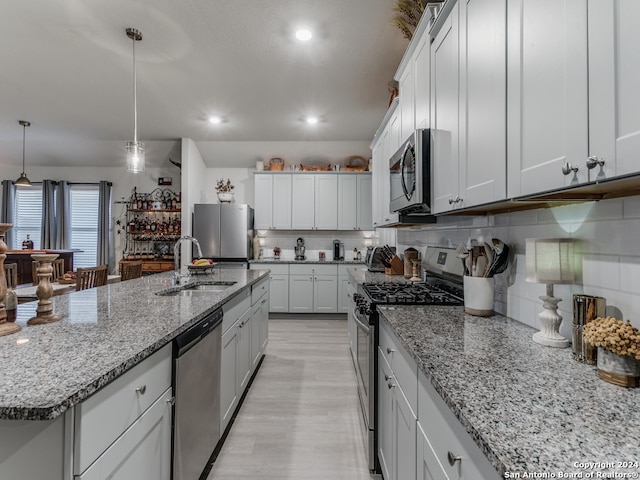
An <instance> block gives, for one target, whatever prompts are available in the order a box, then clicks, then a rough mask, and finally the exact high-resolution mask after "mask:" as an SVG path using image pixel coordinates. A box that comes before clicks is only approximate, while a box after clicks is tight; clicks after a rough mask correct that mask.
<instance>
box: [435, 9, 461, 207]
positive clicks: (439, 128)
mask: <svg viewBox="0 0 640 480" xmlns="http://www.w3.org/2000/svg"><path fill="white" fill-rule="evenodd" d="M458 10H459V3H456V4H455V5H454V6H453V9H452V10H451V12H450V13H449V16H448V17H447V18H446V19H445V22H444V24H443V25H442V27H441V28H440V30H439V31H438V32H437V34H436V35H435V38H434V41H433V43H432V45H431V68H432V70H431V128H432V139H433V149H432V152H433V166H432V168H433V205H432V210H433V212H434V213H442V212H446V211H449V210H451V208H452V206H454V205H455V206H460V205H461V203H462V202H460V201H459V199H460V195H459V189H458V179H459V177H460V173H459V152H458V148H459V143H458V137H459V123H458V122H459V113H460V103H459V102H460V98H459V89H458V81H459V68H458V67H459V64H458V51H459V50H458V41H459V36H458V30H459V25H458Z"/></svg>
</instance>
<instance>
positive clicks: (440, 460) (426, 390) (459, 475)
mask: <svg viewBox="0 0 640 480" xmlns="http://www.w3.org/2000/svg"><path fill="white" fill-rule="evenodd" d="M418 412H419V418H418V423H419V425H420V430H421V431H422V433H423V434H424V436H425V439H426V441H427V442H428V446H429V447H430V448H428V449H427V451H426V454H425V455H424V458H423V459H422V461H423V462H424V463H425V464H427V465H428V466H427V467H425V468H428V470H429V471H430V472H432V473H433V472H438V471H441V470H444V472H445V473H446V475H447V477H441V478H449V479H451V480H482V479H486V480H489V479H492V480H493V479H497V478H498V477H499V475H498V472H496V469H495V468H494V467H493V466H492V465H491V463H489V460H488V459H487V457H486V456H485V455H484V453H483V452H482V451H481V450H480V448H479V447H478V446H477V445H476V443H475V442H474V441H473V439H472V438H471V436H470V435H469V433H467V431H466V430H465V429H464V427H463V426H462V424H461V423H460V421H459V420H458V419H457V418H456V417H455V415H454V414H453V413H452V412H451V409H450V408H449V407H448V406H447V404H446V403H445V402H444V400H443V399H442V397H440V395H439V394H438V392H437V391H436V390H435V388H434V387H433V386H432V385H431V382H430V381H429V379H427V377H426V375H425V374H424V373H422V371H418ZM449 454H451V455H449ZM419 455H421V456H423V454H422V453H421V452H420V451H419ZM449 456H451V457H452V458H453V459H455V458H456V457H459V460H457V461H454V462H453V465H452V464H451V463H450V462H449ZM412 478H413V477H412ZM434 478H438V477H435V473H434Z"/></svg>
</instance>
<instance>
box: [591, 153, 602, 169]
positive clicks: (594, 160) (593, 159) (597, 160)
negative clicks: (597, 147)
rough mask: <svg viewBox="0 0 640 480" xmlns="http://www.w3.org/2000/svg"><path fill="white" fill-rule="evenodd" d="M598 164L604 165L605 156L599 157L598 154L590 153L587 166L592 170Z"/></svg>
mask: <svg viewBox="0 0 640 480" xmlns="http://www.w3.org/2000/svg"><path fill="white" fill-rule="evenodd" d="M598 166H599V167H602V166H604V158H601V157H598V156H597V155H589V158H587V168H588V169H589V170H592V169H594V168H596V167H598Z"/></svg>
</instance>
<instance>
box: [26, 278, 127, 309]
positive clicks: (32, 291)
mask: <svg viewBox="0 0 640 480" xmlns="http://www.w3.org/2000/svg"><path fill="white" fill-rule="evenodd" d="M119 281H120V275H108V276H107V283H114V282H119ZM51 287H52V288H53V296H55V295H64V294H66V293H71V292H75V291H76V282H75V281H74V282H72V283H66V282H65V283H59V282H57V281H56V282H51ZM37 288H38V286H37V285H18V287H17V288H16V289H15V292H16V296H17V297H18V303H25V302H32V301H34V300H38V296H37V295H36V289H37Z"/></svg>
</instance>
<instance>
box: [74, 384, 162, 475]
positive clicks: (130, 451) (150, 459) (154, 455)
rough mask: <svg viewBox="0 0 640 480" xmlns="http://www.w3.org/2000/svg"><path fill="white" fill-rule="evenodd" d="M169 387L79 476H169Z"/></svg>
mask: <svg viewBox="0 0 640 480" xmlns="http://www.w3.org/2000/svg"><path fill="white" fill-rule="evenodd" d="M171 398H172V392H171V388H168V389H167V390H166V391H165V392H164V394H162V395H161V396H160V397H159V398H158V399H157V400H156V401H155V403H153V405H151V407H149V408H148V409H147V410H146V411H145V412H144V413H143V414H142V415H141V416H140V418H138V419H137V420H136V421H135V422H134V423H133V425H131V426H130V427H129V428H128V429H127V430H126V431H125V432H124V433H123V434H122V435H121V436H120V437H119V438H118V439H117V440H116V441H115V442H114V443H113V444H112V445H111V446H110V447H109V448H108V449H107V450H106V451H105V452H104V453H103V454H102V455H100V457H98V459H97V460H96V461H95V462H93V463H92V464H91V466H90V467H89V468H87V469H86V470H85V471H84V472H83V473H82V474H81V475H79V476H76V477H75V478H77V479H79V480H104V479H106V478H108V479H113V480H129V479H132V478H135V479H142V480H163V479H164V480H169V478H170V477H171Z"/></svg>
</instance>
